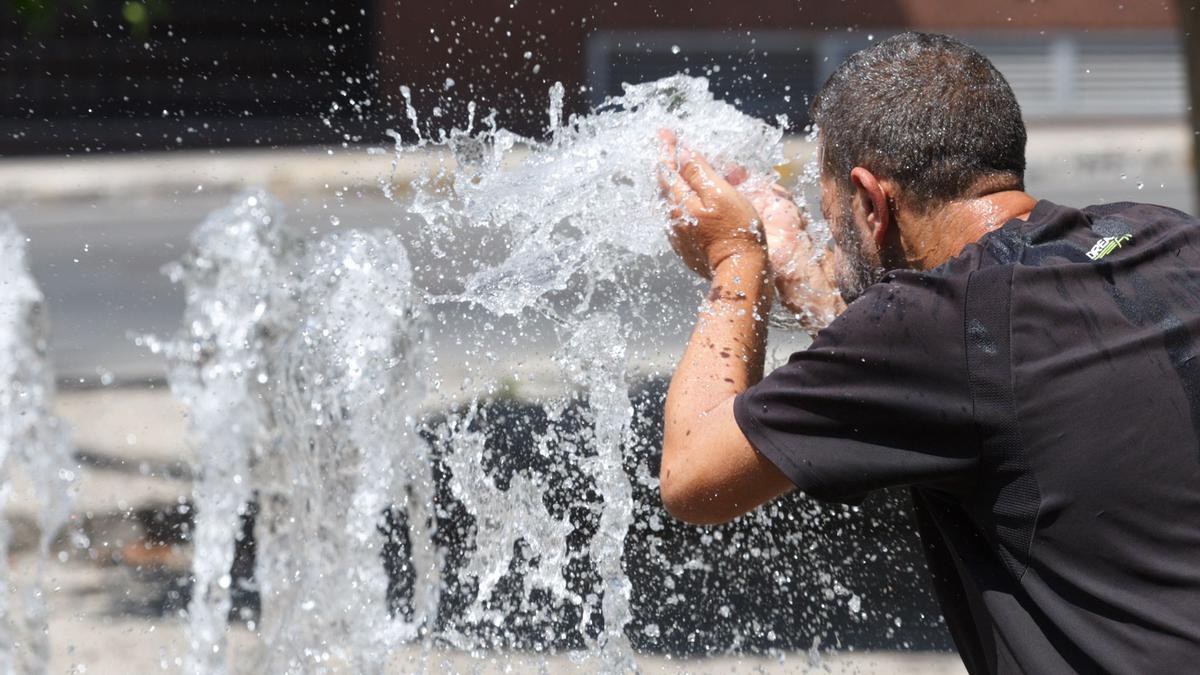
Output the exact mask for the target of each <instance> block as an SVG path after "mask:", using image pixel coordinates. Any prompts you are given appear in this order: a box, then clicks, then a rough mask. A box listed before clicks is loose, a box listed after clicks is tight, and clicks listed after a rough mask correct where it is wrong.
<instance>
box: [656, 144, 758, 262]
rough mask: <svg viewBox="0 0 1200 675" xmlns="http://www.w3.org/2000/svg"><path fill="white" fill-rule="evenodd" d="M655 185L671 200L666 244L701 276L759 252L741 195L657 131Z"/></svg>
mask: <svg viewBox="0 0 1200 675" xmlns="http://www.w3.org/2000/svg"><path fill="white" fill-rule="evenodd" d="M659 140H660V141H661V142H662V165H661V167H660V171H659V183H660V185H661V186H662V188H663V191H664V193H665V194H666V195H667V198H668V199H669V200H670V201H671V203H672V205H673V207H674V208H673V209H672V210H671V220H672V225H671V232H670V238H671V246H672V247H674V249H675V252H676V253H678V254H679V256H680V257H681V258H683V261H684V262H685V263H686V264H687V266H688V267H690V268H691V269H692V270H694V271H695V272H696V273H698V274H700V275H701V276H703V277H705V278H712V276H713V271H714V270H716V269H717V267H718V266H720V265H721V263H723V262H725V261H726V260H728V259H730V258H731V257H733V256H736V255H738V254H740V253H747V252H750V253H755V252H762V251H764V246H765V243H766V242H765V239H764V237H763V232H762V223H761V222H760V221H759V217H758V212H757V211H756V210H755V209H754V206H753V205H752V204H751V203H750V200H748V199H747V198H746V196H745V195H743V194H742V193H740V192H738V191H737V189H736V188H734V187H733V185H731V184H730V183H729V181H727V180H725V178H722V177H721V176H720V175H719V174H717V172H716V171H715V170H713V168H712V167H711V166H710V165H709V164H708V162H707V161H705V159H704V158H703V157H701V156H700V155H697V154H695V153H693V152H691V151H690V150H688V149H687V148H683V147H680V146H679V145H678V143H677V141H676V138H675V134H674V133H672V132H670V131H667V130H662V131H660V132H659Z"/></svg>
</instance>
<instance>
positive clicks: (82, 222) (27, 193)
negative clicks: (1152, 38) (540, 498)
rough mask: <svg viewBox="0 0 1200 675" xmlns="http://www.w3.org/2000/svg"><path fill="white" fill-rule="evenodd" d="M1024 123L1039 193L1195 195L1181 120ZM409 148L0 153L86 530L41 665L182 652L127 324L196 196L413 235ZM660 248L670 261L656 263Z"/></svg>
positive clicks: (154, 420)
mask: <svg viewBox="0 0 1200 675" xmlns="http://www.w3.org/2000/svg"><path fill="white" fill-rule="evenodd" d="M1029 138H1030V141H1029V152H1028V157H1029V171H1028V184H1029V189H1030V191H1031V192H1032V193H1034V194H1036V195H1038V196H1042V197H1046V198H1050V199H1052V200H1054V201H1058V202H1060V203H1065V204H1072V205H1082V204H1085V203H1097V202H1104V201H1118V200H1125V199H1129V200H1138V201H1150V202H1157V203H1162V204H1166V205H1170V206H1175V207H1177V208H1182V209H1184V210H1192V209H1193V208H1194V201H1193V195H1192V192H1191V190H1192V169H1191V165H1190V161H1191V156H1192V149H1191V147H1192V146H1191V143H1192V136H1191V132H1190V130H1188V129H1187V128H1186V127H1185V125H1183V124H1182V123H1179V124H1154V125H1136V124H1121V125H1108V126H1096V127H1069V128H1067V127H1054V126H1044V127H1034V128H1031V129H1030V136H1029ZM788 153H789V156H794V157H797V158H798V159H797V161H796V162H795V163H793V165H792V166H791V167H790V168H789V169H788V172H792V173H794V172H795V171H796V170H797V167H798V166H799V165H800V164H802V163H803V161H806V160H807V158H808V157H810V156H811V153H812V147H811V146H810V145H808V144H806V143H804V142H803V141H802V140H800V139H792V140H790V141H789V145H788ZM417 161H418V160H408V159H406V160H404V161H401V162H399V163H397V164H395V165H393V158H392V156H391V153H390V150H388V149H387V148H385V147H383V146H380V147H376V148H368V147H350V148H334V149H326V148H299V149H287V150H256V151H221V152H180V153H170V154H141V155H128V156H106V157H91V156H85V157H75V158H32V159H11V158H10V159H3V160H0V210H6V211H8V212H9V213H10V214H11V215H12V216H13V217H14V219H15V220H16V222H17V224H18V226H19V227H21V228H22V229H23V230H24V231H25V233H26V234H27V235H28V237H29V239H30V247H29V253H30V264H31V268H32V272H33V274H34V276H35V277H36V278H37V280H38V282H39V284H40V285H41V287H42V289H43V292H44V293H45V295H46V301H47V308H48V311H49V315H50V318H51V322H52V325H53V333H52V339H51V356H52V359H53V360H54V362H55V364H56V367H57V371H58V373H59V381H60V392H59V394H58V397H57V399H56V409H57V411H58V413H59V414H60V415H61V416H62V417H63V418H64V419H65V420H66V421H67V422H68V423H69V424H70V426H71V428H72V434H73V439H74V443H75V445H76V448H77V459H78V461H79V472H78V473H79V493H78V496H77V501H76V506H75V510H74V512H73V515H72V523H73V526H74V527H76V528H77V529H78V531H80V532H83V533H85V534H86V535H87V536H88V537H89V539H90V540H91V541H92V543H93V545H92V547H91V550H90V551H89V552H88V554H86V555H85V554H81V553H79V552H77V551H75V550H74V549H72V548H70V547H69V546H67V545H66V544H65V540H64V541H63V542H60V544H59V549H58V550H56V551H55V553H56V554H57V553H59V552H62V553H64V554H65V558H66V561H65V562H58V561H57V560H58V559H57V557H56V558H55V562H52V563H51V564H50V565H49V567H48V571H49V574H50V577H51V579H50V583H49V584H48V585H47V587H48V588H50V589H51V593H50V594H49V606H50V611H51V638H52V654H51V668H50V672H56V673H58V672H88V673H128V672H149V671H155V670H160V669H161V670H166V671H175V670H177V668H178V663H179V662H178V660H177V659H178V658H179V657H180V656H181V655H182V653H183V651H184V650H186V648H187V644H186V635H185V633H184V629H183V621H182V619H181V616H180V614H179V607H178V606H176V605H177V603H176V604H175V605H173V604H172V602H173V601H172V595H171V593H172V592H177V589H178V584H179V583H180V579H182V578H184V577H185V576H186V570H187V568H188V564H189V562H188V560H189V555H190V554H189V551H188V550H187V549H186V547H185V546H168V547H157V548H152V549H151V548H147V547H146V546H145V544H146V532H145V526H144V523H143V521H142V519H141V518H140V515H139V514H145V513H155V512H158V513H162V512H166V511H169V510H170V509H172V508H175V507H177V506H178V504H180V503H181V502H182V501H185V500H186V499H187V498H188V496H189V494H190V489H191V483H190V480H191V475H192V474H191V454H190V449H189V445H188V443H187V439H186V423H187V420H186V412H185V411H184V410H183V409H182V408H181V407H180V406H179V404H178V403H177V402H175V401H174V399H173V398H172V397H171V395H170V393H169V391H168V390H167V388H166V386H165V385H164V384H163V377H164V374H165V369H164V364H163V362H162V360H161V359H160V358H159V357H158V356H156V355H153V354H150V353H149V351H148V350H146V349H144V348H143V347H140V346H138V345H137V344H136V343H135V340H134V338H135V337H136V336H138V335H144V334H149V333H153V334H158V335H168V334H170V333H171V332H172V331H173V330H174V329H175V327H176V325H177V323H178V321H179V317H180V315H181V312H182V308H183V299H182V294H181V292H180V289H178V288H176V287H174V286H172V285H171V284H170V283H169V282H168V281H167V279H166V278H165V277H164V276H163V275H161V274H160V273H159V269H160V268H161V267H162V265H164V264H165V263H167V262H170V261H171V260H174V259H176V258H178V257H179V256H180V255H182V253H183V252H184V250H185V249H186V246H187V236H188V233H189V232H190V231H191V229H192V228H193V227H195V225H196V224H198V223H199V222H200V221H201V220H203V218H204V216H205V215H206V214H207V213H208V212H210V211H211V210H213V209H215V208H219V207H221V206H223V205H224V204H225V203H226V202H227V201H228V199H229V198H230V196H231V195H233V194H235V193H237V192H239V191H241V190H243V189H247V188H251V187H265V188H267V189H268V190H270V191H271V192H272V193H274V194H275V195H276V196H277V197H279V198H280V199H281V200H282V201H283V203H284V204H285V205H286V208H287V218H288V221H289V222H290V223H291V225H292V226H293V227H295V228H297V229H298V230H299V231H307V232H312V233H320V232H325V231H329V230H331V229H334V228H336V227H339V225H336V224H334V222H335V219H336V221H337V222H340V223H342V224H343V225H344V226H354V227H386V228H391V229H394V230H396V231H398V232H400V233H401V234H403V233H405V232H411V231H412V229H413V228H417V227H420V226H421V223H420V222H419V221H418V220H417V219H415V218H413V217H412V216H410V215H409V214H407V213H406V212H405V210H404V209H403V208H402V207H401V206H399V205H398V204H397V203H396V202H393V201H391V200H388V199H386V198H384V197H383V196H382V189H381V184H382V183H390V184H391V185H392V186H393V187H394V188H395V189H396V190H397V191H400V192H401V193H402V192H403V188H404V186H405V185H406V183H407V181H408V180H410V179H411V177H412V176H413V174H414V172H415V171H416V170H417V168H418V167H417ZM400 201H401V203H402V202H403V200H402V199H401V200H400ZM659 262H661V263H662V264H669V263H668V262H667V261H656V262H655V263H654V264H659ZM414 263H415V264H416V265H417V266H418V267H421V266H423V265H424V266H425V267H429V266H430V265H429V261H419V260H418V261H414ZM670 269H673V270H674V271H670V270H668V273H665V274H662V275H658V276H656V277H655V278H656V281H655V282H654V283H657V284H661V285H663V288H657V289H653V291H654V292H656V293H664V292H667V291H668V290H669V289H672V288H675V289H679V290H678V291H677V292H678V293H680V294H681V295H683V296H684V297H693V296H692V295H689V294H692V293H693V290H694V288H693V287H694V286H695V283H694V282H692V281H690V280H689V278H688V277H687V276H686V275H685V274H684V273H683V272H682V270H679V269H678V266H676V267H675V268H670ZM452 281H453V280H445V279H439V278H437V275H429V276H426V277H424V278H423V279H422V280H421V281H420V283H422V284H423V285H424V286H425V287H426V288H427V289H428V290H429V291H430V292H431V293H439V292H445V291H446V290H447V289H449V288H450V287H451V286H449V285H448V284H451V283H452ZM683 304H687V303H683ZM479 311H481V310H474V309H472V308H469V307H462V308H455V309H454V311H453V312H448V313H446V314H445V315H443V316H442V317H441V320H440V321H439V322H438V324H437V325H436V326H435V327H434V331H433V334H432V336H431V343H432V345H433V346H434V349H435V351H436V352H437V353H438V355H439V358H438V363H437V364H436V366H435V369H434V370H435V372H436V375H435V378H434V380H436V381H437V382H441V383H444V386H443V387H442V388H440V389H439V388H438V387H434V391H433V393H432V394H431V400H430V402H429V405H444V404H446V403H447V402H452V401H454V400H456V397H457V398H461V397H463V396H466V395H468V394H469V393H470V392H469V386H464V385H463V384H462V381H463V377H464V375H465V373H466V370H467V369H466V364H465V363H464V359H465V358H466V357H465V355H464V351H463V349H464V347H463V343H464V337H463V335H464V333H465V331H466V327H472V326H474V327H478V326H479V325H482V322H483V321H485V320H486V319H487V317H484V316H482V315H481V314H478V313H474V314H473V313H472V312H479ZM495 325H497V326H499V327H500V328H503V327H504V324H503V322H496V324H495ZM476 332H478V331H477V328H476ZM686 333H687V325H686V322H678V321H676V322H666V325H664V328H663V330H662V331H661V334H659V335H657V336H655V340H654V341H653V343H652V344H651V343H648V344H644V345H635V346H634V349H633V354H634V361H635V363H634V369H635V371H638V372H641V373H646V374H653V373H666V372H669V371H670V369H671V367H672V365H673V362H674V359H675V358H677V357H678V354H679V351H680V348H681V346H682V342H683V340H684V338H685V337H686ZM545 335H546V336H549V337H547V338H546V340H545V341H544V342H543V343H538V344H522V343H515V342H514V343H509V344H507V345H506V344H500V343H498V344H496V345H494V347H495V351H494V353H493V356H492V361H493V362H494V363H495V372H496V373H497V374H498V375H503V374H506V373H511V372H514V371H519V372H520V373H522V374H523V375H524V376H527V379H526V380H524V381H522V382H521V383H519V384H520V393H521V395H523V396H527V397H538V396H542V395H546V394H548V393H551V392H553V391H555V390H556V389H558V388H561V387H562V386H563V385H562V383H561V382H559V381H558V376H557V372H556V370H555V367H554V366H553V364H552V363H551V362H550V361H549V358H548V354H549V352H550V351H551V348H552V346H553V345H552V344H551V342H552V337H553V331H546V332H545ZM776 337H779V338H781V339H782V338H784V337H787V336H785V335H783V334H778V335H777V336H776ZM467 341H469V340H467ZM776 342H777V343H779V344H780V345H781V346H778V347H777V349H776V351H775V354H774V358H775V359H783V358H785V357H786V355H787V353H789V352H790V351H791V349H793V348H796V347H797V346H799V345H802V344H803V339H799V338H796V337H795V336H794V335H793V336H791V337H790V342H786V343H783V342H780V341H779V340H777V341H776ZM531 354H532V356H531ZM539 354H540V355H541V356H538V355H539ZM475 386H480V385H479V384H478V383H477V384H476V385H475ZM14 492H15V494H14V495H13V497H12V498H11V499H10V504H11V507H10V508H9V509H8V511H7V515H8V518H9V520H10V522H11V523H12V524H13V525H14V530H15V539H14V558H13V562H14V565H15V568H16V570H17V572H16V574H17V576H18V578H19V577H21V576H25V577H27V576H28V575H29V574H30V573H31V572H30V570H31V569H32V566H33V560H34V556H33V555H32V542H33V541H35V536H36V532H35V530H34V528H33V522H34V520H33V513H32V511H31V510H30V508H29V501H28V499H27V497H25V495H27V494H28V490H27V489H26V488H24V487H22V486H21V485H15V486H14ZM172 589H175V591H173V590H172ZM232 642H233V648H234V649H235V651H236V650H243V651H251V650H253V649H254V636H253V634H252V633H251V632H249V631H247V630H245V629H244V628H241V627H235V628H234V629H233V638H232ZM421 664H424V665H425V666H426V667H427V669H430V670H447V671H453V672H501V671H511V670H515V671H517V672H523V671H525V670H528V669H541V668H544V669H545V670H546V671H547V672H579V671H580V670H581V669H582V670H583V671H586V670H587V667H586V664H583V665H580V664H575V663H573V662H571V661H570V660H568V659H567V658H566V657H564V656H552V657H548V658H546V659H545V660H543V659H542V657H540V656H537V655H520V654H515V655H514V654H504V655H489V654H481V655H470V654H462V653H454V652H435V653H420V652H413V653H402V654H398V655H397V661H396V663H395V664H393V665H394V668H393V669H392V670H393V672H408V671H411V670H414V669H416V668H417V667H418V666H420V665H421ZM640 666H641V667H642V668H643V669H644V670H646V671H647V672H697V673H699V672H831V673H842V672H846V673H849V672H854V673H959V672H962V666H961V663H960V662H959V661H958V659H957V657H956V656H954V655H947V654H931V653H899V652H883V653H865V654H848V653H838V654H832V655H830V654H827V653H825V652H822V653H821V654H820V655H819V656H815V657H813V658H810V657H809V655H807V654H787V655H782V656H781V658H757V657H745V658H740V657H739V658H734V657H718V658H714V659H706V660H701V661H691V660H682V661H681V660H669V659H666V658H665V657H660V656H645V657H644V658H643V659H642V661H641V662H640Z"/></svg>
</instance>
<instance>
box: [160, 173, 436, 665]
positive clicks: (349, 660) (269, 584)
mask: <svg viewBox="0 0 1200 675" xmlns="http://www.w3.org/2000/svg"><path fill="white" fill-rule="evenodd" d="M167 272H168V274H169V275H170V276H171V278H172V279H173V280H175V281H176V282H180V283H183V284H184V286H185V287H186V290H187V306H186V310H185V316H184V323H183V325H184V329H183V330H182V331H181V332H180V334H179V335H178V336H176V338H175V339H174V340H173V341H170V342H168V343H166V344H157V343H152V345H153V346H154V347H155V348H157V349H159V350H162V351H164V352H165V353H166V354H167V355H168V356H169V358H170V360H171V362H172V364H173V366H172V369H171V373H170V382H171V386H172V390H173V391H174V392H175V394H176V395H177V396H178V397H179V398H180V400H181V401H182V402H183V403H184V404H185V405H186V406H187V407H188V409H189V411H190V417H191V435H192V442H193V445H194V447H195V452H196V458H197V464H198V467H199V469H200V475H199V478H198V479H197V481H196V483H195V485H194V488H193V492H194V495H193V496H194V502H195V509H196V514H195V534H194V546H195V549H194V562H193V583H194V589H195V590H194V591H193V596H192V601H191V605H190V606H189V612H188V613H189V621H190V624H191V625H190V630H191V639H192V650H191V654H190V657H189V661H188V663H187V669H188V670H189V671H190V672H195V673H212V672H226V671H228V669H229V661H228V657H227V655H226V652H227V649H226V646H225V632H226V628H227V617H228V615H229V612H230V608H231V604H232V603H231V594H230V590H231V584H232V583H233V580H232V578H231V572H230V569H231V566H232V564H233V560H234V550H235V539H236V538H237V533H239V532H241V530H242V528H241V527H240V526H239V524H240V522H241V520H242V519H243V518H244V517H245V516H246V513H247V509H248V507H249V504H250V503H251V502H252V501H254V500H257V502H258V504H259V508H258V512H257V515H256V524H255V538H256V542H257V546H256V570H255V575H254V576H255V579H256V581H257V583H258V589H259V592H260V597H261V603H262V617H261V624H262V626H261V629H260V631H259V634H260V635H261V637H262V648H263V652H262V654H261V656H260V659H259V660H260V662H261V668H262V669H263V672H296V671H300V672H306V671H318V672H320V671H323V670H324V669H326V668H328V667H336V666H337V664H339V663H340V664H342V665H349V666H351V667H352V668H353V670H354V671H355V672H376V671H379V670H381V669H382V664H383V663H384V662H385V660H386V657H387V654H388V651H389V649H390V648H392V647H394V646H395V645H396V644H398V643H400V642H403V641H407V640H411V639H413V638H414V637H416V636H417V634H418V632H419V631H420V630H421V628H422V627H423V626H424V624H425V623H426V622H428V621H429V620H430V617H431V616H432V614H433V613H434V612H435V611H436V593H435V592H434V590H433V588H434V586H433V584H434V583H436V578H437V570H436V560H435V558H434V556H433V547H432V544H431V542H430V537H431V532H430V527H429V525H428V523H430V518H429V514H428V512H427V511H426V509H427V507H428V505H429V504H431V503H432V499H431V497H430V496H429V491H430V489H431V488H430V486H431V485H432V479H431V477H430V466H431V462H430V461H429V459H428V458H427V457H426V456H425V454H424V453H425V452H426V450H427V446H426V445H425V444H424V443H423V442H421V441H419V439H417V438H416V436H415V432H414V419H413V413H414V411H415V405H416V404H417V402H419V401H420V398H421V396H422V391H421V388H420V386H419V385H418V383H417V380H416V379H415V378H414V373H416V372H417V369H418V368H419V367H420V366H421V363H422V356H421V349H422V346H421V345H422V331H423V328H422V321H423V319H422V317H421V316H420V312H419V308H418V307H417V306H416V304H415V303H414V298H413V297H412V295H411V281H410V277H411V271H410V266H409V263H408V258H407V254H406V252H405V250H404V248H403V246H401V245H400V243H399V241H398V240H396V238H395V237H394V236H392V235H390V234H386V233H379V234H372V233H364V232H357V231H353V232H349V233H344V234H335V235H330V236H329V237H327V238H325V239H324V240H321V241H319V242H316V243H315V244H308V243H306V242H305V241H303V240H301V239H299V238H297V237H295V236H294V235H291V234H290V233H289V232H288V231H287V230H285V229H284V227H283V223H282V218H281V214H280V209H279V207H278V206H277V205H276V204H275V203H274V201H273V200H272V199H271V198H269V197H268V196H266V195H265V194H262V193H252V194H248V195H246V196H243V197H240V198H238V199H235V200H234V202H233V203H232V204H231V206H230V207H229V208H227V209H225V210H222V211H219V212H217V213H214V214H213V215H212V216H210V217H209V219H208V220H207V221H206V222H205V223H204V224H203V225H201V226H200V227H199V228H198V229H197V230H196V232H195V233H193V236H192V247H191V251H190V252H189V254H188V256H187V257H186V258H185V259H184V260H183V261H181V262H180V263H178V264H175V265H173V266H170V267H169V268H168V270H167ZM393 505H398V506H401V507H407V515H408V518H407V522H408V523H409V532H408V536H409V539H410V541H411V542H412V546H411V550H412V560H413V566H414V568H415V571H416V574H417V578H418V580H419V581H420V583H419V584H418V587H417V589H416V590H415V592H414V597H413V598H412V602H411V605H412V611H411V620H403V619H399V618H398V619H395V620H393V619H392V618H391V616H390V613H389V610H388V608H387V606H386V601H387V597H386V596H387V578H386V575H385V573H384V569H383V566H382V562H381V553H382V534H381V527H383V525H384V516H385V511H386V510H387V509H388V508H390V507H392V506H393Z"/></svg>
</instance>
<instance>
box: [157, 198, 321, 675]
mask: <svg viewBox="0 0 1200 675" xmlns="http://www.w3.org/2000/svg"><path fill="white" fill-rule="evenodd" d="M299 247H300V244H299V242H297V241H295V240H293V239H292V238H291V237H290V236H289V235H288V233H287V232H286V231H285V230H284V229H283V225H282V222H281V218H280V215H279V208H278V206H277V205H276V204H275V203H274V202H273V201H272V200H271V199H270V198H269V197H267V196H266V195H265V194H263V193H255V194H250V195H247V196H245V197H244V198H241V199H238V200H235V201H234V202H233V203H232V204H231V205H230V206H229V207H228V208H226V209H223V210H221V211H218V212H216V213H214V214H212V215H210V216H209V217H208V219H207V220H205V222H204V223H203V224H202V225H200V226H199V227H198V228H197V229H196V231H195V232H193V233H192V236H191V248H190V250H189V252H188V254H187V255H186V257H185V258H184V259H183V260H181V261H180V262H178V263H175V264H172V265H170V266H168V267H167V268H166V270H165V271H166V273H167V275H168V276H169V277H170V278H171V280H172V281H173V282H175V283H181V284H183V286H184V289H185V293H186V296H185V297H186V306H185V309H184V316H183V323H182V329H181V330H180V332H179V333H178V334H177V335H176V336H175V338H174V340H173V341H171V342H168V343H166V344H163V345H158V344H156V343H152V346H154V347H155V348H156V349H162V350H163V351H164V352H165V353H166V355H167V356H168V361H169V363H170V364H171V367H170V372H169V374H168V380H169V382H170V385H171V390H172V392H173V393H174V394H175V396H176V397H177V398H178V399H179V400H180V402H181V403H183V405H184V406H185V407H186V408H187V409H188V413H189V414H188V417H189V430H188V431H189V436H190V442H191V444H192V447H193V448H194V454H195V462H196V467H197V470H198V473H197V478H196V480H195V481H194V482H193V484H192V498H193V506H194V510H195V516H194V518H195V524H194V527H193V534H192V542H193V562H192V583H193V585H192V588H193V590H192V599H191V602H190V604H189V606H188V621H189V633H190V636H191V651H190V652H189V657H188V661H187V663H186V664H185V670H186V671H187V672H191V673H197V674H199V673H223V672H228V670H229V661H228V656H227V651H228V650H227V645H226V638H225V634H226V630H227V626H228V616H229V611H230V608H231V606H232V598H231V585H232V576H231V567H232V565H233V559H234V550H235V539H236V537H237V536H238V533H240V532H241V531H242V528H241V526H240V525H241V520H242V518H243V517H244V516H245V514H246V509H247V506H248V504H249V503H250V502H251V500H252V498H253V489H254V486H253V485H252V475H253V474H252V465H253V464H254V460H255V457H256V456H258V457H261V456H262V455H263V454H264V453H265V452H266V450H265V448H266V447H268V446H271V445H273V444H275V443H277V442H278V438H277V436H278V434H279V430H278V428H277V427H276V426H275V425H273V424H271V421H272V418H271V410H270V408H269V405H268V400H267V398H266V394H267V392H266V391H265V390H264V387H263V385H264V384H266V383H269V382H270V377H271V374H272V370H273V368H272V365H273V364H272V360H271V356H272V355H273V354H275V353H277V350H276V345H277V342H278V340H279V336H280V335H281V334H282V333H283V332H284V331H286V329H287V323H286V321H287V319H288V317H290V316H291V315H292V314H294V311H293V310H292V309H291V308H292V307H293V306H294V300H293V299H292V297H291V296H290V294H289V293H288V292H287V291H288V289H289V288H290V287H291V285H292V284H291V283H290V282H291V279H290V278H289V274H290V273H291V270H289V269H288V265H287V261H288V259H289V258H290V257H292V256H294V255H296V249H298V248H299Z"/></svg>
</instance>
